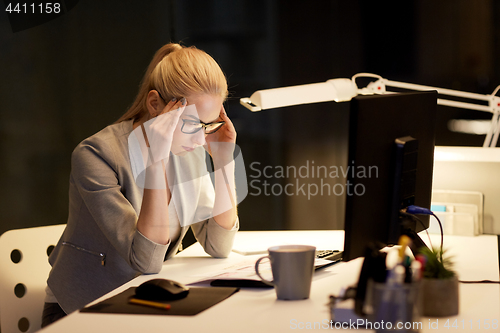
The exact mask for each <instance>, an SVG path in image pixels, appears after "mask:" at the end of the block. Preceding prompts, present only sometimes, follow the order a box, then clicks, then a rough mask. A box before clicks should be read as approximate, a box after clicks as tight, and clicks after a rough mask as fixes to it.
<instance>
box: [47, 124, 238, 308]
mask: <svg viewBox="0 0 500 333" xmlns="http://www.w3.org/2000/svg"><path fill="white" fill-rule="evenodd" d="M131 132H132V121H125V122H121V123H119V124H113V125H110V126H108V127H106V128H105V129H103V130H102V131H100V132H98V133H97V134H95V135H93V136H91V137H89V138H87V139H86V140H84V141H82V142H81V143H80V144H79V145H78V146H77V147H76V148H75V150H74V151H73V154H72V158H71V175H70V189H69V216H68V223H67V226H66V229H65V231H64V233H63V235H62V236H61V239H60V240H59V242H58V244H57V246H56V248H55V249H54V251H53V252H52V254H51V255H50V258H49V262H50V264H51V265H52V270H51V272H50V275H49V278H48V280H47V283H48V286H49V288H50V289H51V291H52V293H53V294H54V296H55V297H56V299H57V301H58V302H59V305H60V306H61V307H62V309H63V310H64V311H65V312H66V313H71V312H73V311H75V310H78V309H80V308H82V307H84V306H85V305H86V304H88V303H89V302H91V301H93V300H95V299H97V298H99V297H100V296H102V295H104V294H106V293H107V292H109V291H111V290H113V289H115V288H117V287H119V286H120V285H122V284H124V283H126V282H127V281H130V280H131V279H133V278H135V277H136V276H138V275H140V274H148V273H158V272H159V271H160V270H161V268H162V264H163V261H164V260H165V259H167V258H170V257H172V256H173V255H174V254H175V253H176V252H177V250H178V248H179V246H180V244H181V241H182V239H183V237H184V235H185V234H186V232H187V229H188V227H182V228H181V234H180V237H179V239H178V240H177V241H176V243H175V244H170V246H167V245H161V244H157V243H155V242H153V241H151V240H149V239H148V238H146V237H145V236H144V235H142V234H141V233H140V232H139V231H138V230H137V228H136V223H137V218H138V216H139V212H140V208H141V203H142V195H143V192H142V190H141V188H139V187H138V186H137V185H136V183H135V180H134V177H133V174H132V170H131V166H130V159H129V152H128V143H127V139H128V136H129V135H130V133H131ZM188 155H190V156H192V157H191V159H193V160H191V161H188V163H187V165H193V164H191V163H205V157H204V156H201V155H200V154H198V156H195V154H188ZM173 161H174V169H176V168H177V170H179V169H178V168H183V169H182V170H183V174H184V175H185V174H186V172H188V173H189V170H190V169H189V167H186V165H184V164H183V161H181V160H179V159H178V158H176V157H174V159H173ZM184 162H186V161H184ZM186 170H187V171H186ZM193 172H196V171H193ZM204 184H205V185H208V184H207V183H206V182H204ZM210 191H212V193H213V188H206V187H205V188H198V189H197V190H196V191H194V192H193V191H192V190H191V191H189V196H187V195H186V194H187V193H184V194H183V193H182V191H181V193H180V194H179V197H177V199H179V200H176V206H175V207H176V211H177V215H178V217H179V220H180V221H181V225H190V224H191V228H192V230H193V233H194V235H195V237H196V239H197V240H198V241H199V242H200V244H201V245H202V246H203V248H204V249H205V251H206V252H207V253H208V254H210V255H211V256H213V257H226V256H228V254H229V252H230V251H231V248H232V245H233V240H234V236H235V234H236V231H237V229H238V221H237V222H236V225H235V227H234V228H233V229H232V230H226V229H224V228H222V227H221V226H219V225H218V224H217V223H216V222H215V221H214V219H213V218H208V219H206V220H204V221H201V222H198V220H196V221H188V220H186V219H193V218H194V217H195V216H197V215H199V214H196V213H193V212H192V211H191V210H193V209H195V210H197V209H199V210H200V211H204V212H206V211H207V210H208V209H209V208H210V207H208V206H209V205H212V203H213V194H212V193H211V192H210ZM173 213H174V212H173V210H172V209H171V210H169V214H173ZM193 222H197V223H194V224H192V223H193Z"/></svg>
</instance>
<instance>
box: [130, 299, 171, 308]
mask: <svg viewBox="0 0 500 333" xmlns="http://www.w3.org/2000/svg"><path fill="white" fill-rule="evenodd" d="M128 302H129V303H132V304H138V305H145V306H150V307H152V308H157V309H163V310H169V309H170V304H165V303H160V302H153V301H146V300H143V299H138V298H131V299H129V300H128Z"/></svg>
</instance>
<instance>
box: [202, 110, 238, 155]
mask: <svg viewBox="0 0 500 333" xmlns="http://www.w3.org/2000/svg"><path fill="white" fill-rule="evenodd" d="M219 116H220V118H221V119H222V121H224V122H225V124H224V125H222V127H221V128H220V129H219V130H218V131H217V132H215V133H213V134H208V135H207V136H206V137H205V141H206V142H207V146H208V147H207V150H208V153H209V154H210V156H212V158H213V159H220V160H226V159H229V160H232V159H233V152H234V146H235V144H236V130H235V129H234V125H233V123H232V122H231V119H229V117H228V116H227V114H226V110H225V109H224V105H222V106H221V110H220V114H219Z"/></svg>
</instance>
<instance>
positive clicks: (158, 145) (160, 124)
mask: <svg viewBox="0 0 500 333" xmlns="http://www.w3.org/2000/svg"><path fill="white" fill-rule="evenodd" d="M186 104H187V101H186V99H185V98H182V99H180V100H176V99H174V100H171V101H170V102H168V103H167V105H165V107H164V108H163V109H162V110H161V112H160V113H159V115H158V116H156V117H154V118H152V119H150V120H148V121H146V122H145V123H144V129H145V131H146V135H147V138H146V139H147V141H146V142H148V143H149V149H150V151H151V155H150V157H151V158H152V161H150V163H151V164H154V163H156V162H159V161H162V160H164V161H165V162H168V157H169V155H170V148H171V146H172V138H173V136H174V131H175V128H176V127H177V124H178V122H179V118H180V116H181V114H182V112H183V111H184V109H185V108H186Z"/></svg>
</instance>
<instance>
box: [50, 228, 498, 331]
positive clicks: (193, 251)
mask: <svg viewBox="0 0 500 333" xmlns="http://www.w3.org/2000/svg"><path fill="white" fill-rule="evenodd" d="M270 235H272V237H269V236H270ZM297 237H302V238H300V239H303V241H302V242H301V243H302V244H318V247H322V245H321V244H325V242H328V240H330V241H331V240H335V242H332V243H331V244H332V246H335V245H337V247H336V248H341V247H342V245H341V244H342V242H343V241H341V242H340V243H339V241H340V240H342V239H343V231H321V232H301V231H285V232H282V231H275V232H239V233H238V237H237V239H236V241H235V245H236V247H238V246H240V245H241V246H243V245H245V246H247V244H248V243H252V242H253V243H255V242H256V240H259V239H262V240H265V241H266V242H268V243H269V242H270V243H275V244H280V243H291V242H295V243H296V242H297V239H298V238H297ZM422 238H424V240H425V238H427V237H426V236H424V235H422ZM431 239H432V242H433V244H434V245H438V244H439V243H438V242H439V239H438V237H435V236H434V235H431ZM265 245H266V246H267V245H269V244H265ZM445 247H448V248H449V249H450V251H449V252H450V254H452V255H454V256H455V262H456V270H457V271H458V272H459V277H460V279H462V280H483V279H491V280H498V279H499V269H498V265H499V264H498V245H497V237H496V236H489V235H482V236H478V237H461V236H445ZM260 256H261V255H253V256H242V255H240V254H237V253H232V254H231V255H230V256H229V258H225V259H214V258H210V257H209V256H208V255H206V254H205V253H204V252H203V250H202V248H201V246H200V245H199V244H198V243H197V244H194V245H193V246H191V247H189V248H188V249H186V250H184V251H183V252H182V253H180V254H179V255H177V256H176V257H175V258H172V259H170V260H168V261H167V262H165V264H164V266H163V269H162V271H161V272H160V273H159V274H157V275H147V276H144V275H143V276H139V277H138V278H136V279H134V280H132V281H130V282H128V283H126V284H125V285H123V286H121V287H119V288H117V289H116V290H114V291H113V292H111V293H109V294H108V295H106V296H104V297H103V298H102V299H104V298H107V297H110V296H112V295H115V294H117V293H119V292H121V291H123V290H125V289H127V288H129V287H131V286H137V285H139V284H141V283H142V282H144V281H146V280H149V279H151V278H154V277H162V278H168V279H172V280H176V281H179V282H182V283H186V284H187V283H190V282H193V281H194V280H196V277H195V275H197V274H201V273H203V272H206V271H207V270H210V271H213V270H215V269H218V268H223V267H226V266H228V265H230V264H233V263H236V262H239V261H241V260H247V259H249V258H255V259H256V258H258V257H260ZM361 263H362V260H361V259H356V260H353V261H350V262H347V263H340V264H337V265H334V266H331V267H329V268H326V269H324V270H323V271H319V272H316V274H315V276H314V280H313V284H312V288H311V296H310V298H309V299H307V300H300V301H278V300H277V299H276V294H275V292H274V290H273V289H266V290H256V289H242V290H240V291H239V292H238V293H236V294H235V295H233V296H231V297H230V298H228V299H226V300H225V301H223V302H221V303H219V304H217V305H215V306H214V307H212V308H210V309H208V310H206V311H204V312H202V313H200V314H198V315H196V316H193V317H182V316H153V315H118V314H113V315H110V314H92V313H80V312H75V313H72V314H71V315H69V316H67V317H66V318H64V319H62V320H60V321H58V322H56V323H54V324H53V325H51V326H49V327H47V328H45V329H44V330H42V331H41V332H46V333H49V332H73V333H78V332H134V333H136V332H167V331H168V332H196V333H199V332H218V333H220V332H252V333H253V332H290V331H297V330H306V327H307V325H308V324H309V325H311V326H312V327H314V325H315V323H316V329H317V330H321V329H325V326H326V325H327V324H326V323H329V321H330V313H329V309H328V307H327V306H326V303H327V302H328V296H329V295H330V294H338V292H339V291H340V289H341V288H343V287H345V286H349V285H352V284H354V283H355V282H356V281H357V278H358V275H359V270H360V268H361ZM447 319H448V318H444V319H443V318H441V319H439V322H438V323H437V324H438V326H437V327H438V329H434V328H431V327H429V323H433V325H434V327H435V325H436V319H434V318H422V322H423V330H422V332H436V331H450V330H452V331H460V332H478V331H480V330H482V329H485V328H486V327H485V325H487V324H489V325H490V327H491V325H492V324H493V321H494V320H496V323H497V326H496V327H497V329H496V330H493V329H491V328H493V327H491V328H490V329H489V330H492V331H497V330H498V331H500V328H499V326H500V322H499V319H500V286H499V285H486V284H481V285H477V284H474V285H468V284H461V285H460V313H459V315H458V316H455V317H450V318H449V319H450V323H449V326H450V329H447V328H446V327H445V326H444V325H445V323H446V320H447ZM456 319H457V325H458V326H459V328H458V329H457V328H453V327H451V326H452V325H453V322H454V321H455V320H456ZM462 325H463V326H464V327H463V328H462ZM479 325H481V326H480V327H479ZM320 326H321V327H320ZM471 326H472V327H471ZM301 327H303V329H301Z"/></svg>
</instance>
